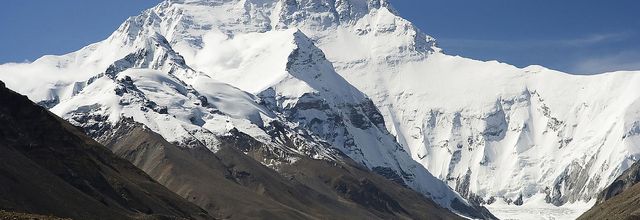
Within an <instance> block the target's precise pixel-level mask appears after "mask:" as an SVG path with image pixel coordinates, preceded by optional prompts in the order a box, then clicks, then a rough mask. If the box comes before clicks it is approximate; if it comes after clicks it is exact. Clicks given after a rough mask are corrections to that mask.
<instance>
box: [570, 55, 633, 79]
mask: <svg viewBox="0 0 640 220" xmlns="http://www.w3.org/2000/svg"><path fill="white" fill-rule="evenodd" d="M623 70H626V71H629V70H640V52H638V51H625V52H621V53H618V54H612V55H602V56H598V57H591V58H587V59H584V60H580V61H578V62H577V63H576V64H575V65H574V66H573V68H572V72H574V73H578V74H597V73H604V72H612V71H623Z"/></svg>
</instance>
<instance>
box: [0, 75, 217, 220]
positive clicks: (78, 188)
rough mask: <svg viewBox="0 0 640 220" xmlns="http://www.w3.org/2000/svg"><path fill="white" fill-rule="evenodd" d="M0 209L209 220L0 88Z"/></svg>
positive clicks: (82, 216)
mask: <svg viewBox="0 0 640 220" xmlns="http://www.w3.org/2000/svg"><path fill="white" fill-rule="evenodd" d="M0 103H2V104H1V105H0V210H7V211H9V212H20V213H34V214H43V215H54V216H58V217H65V218H66V217H69V218H73V219H139V218H145V219H211V216H209V215H208V214H207V213H206V211H204V210H203V209H201V208H199V207H197V206H196V205H194V204H192V203H189V202H188V201H186V200H185V199H183V198H181V197H179V196H178V195H176V194H174V193H173V192H171V191H169V190H168V189H167V188H165V187H163V186H162V185H160V184H158V183H157V182H155V181H154V180H153V179H151V178H150V177H149V176H148V175H146V174H145V173H144V172H143V171H142V170H140V169H138V168H136V167H135V166H134V165H132V164H131V163H129V162H128V161H126V160H123V159H120V158H119V157H117V156H115V155H114V154H113V153H111V152H110V151H109V150H108V149H107V148H105V147H104V146H102V145H100V144H99V143H97V142H95V141H93V140H92V139H91V138H89V137H87V136H86V135H84V134H83V133H82V131H81V130H79V129H77V128H76V127H73V126H72V125H70V124H69V123H67V122H66V121H64V120H63V119H61V118H58V117H57V116H55V115H53V114H51V113H49V112H48V111H47V110H46V109H44V108H42V107H40V106H37V105H36V104H34V103H32V102H31V101H29V100H28V99H27V97H24V96H21V95H19V94H17V93H15V92H13V91H10V90H9V89H7V88H5V87H4V84H3V83H0Z"/></svg>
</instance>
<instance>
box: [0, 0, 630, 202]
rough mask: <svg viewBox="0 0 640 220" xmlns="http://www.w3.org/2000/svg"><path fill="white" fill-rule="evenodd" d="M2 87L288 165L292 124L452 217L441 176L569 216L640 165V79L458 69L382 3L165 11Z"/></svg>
mask: <svg viewBox="0 0 640 220" xmlns="http://www.w3.org/2000/svg"><path fill="white" fill-rule="evenodd" d="M43 72H46V73H47V74H42V73H43ZM336 73H337V74H336ZM35 77H37V80H36V79H35ZM0 79H2V80H3V81H5V82H6V83H7V85H8V87H10V88H12V89H15V90H17V91H18V92H21V93H23V94H27V95H28V96H29V98H31V99H32V100H34V101H36V102H40V104H42V105H44V106H47V107H51V108H53V111H54V112H56V113H58V114H61V115H63V117H65V118H67V119H70V120H72V121H73V119H79V120H80V121H82V120H81V119H83V118H82V117H84V116H86V115H96V116H99V117H100V118H102V117H105V115H106V116H107V117H106V118H107V119H100V120H94V121H95V122H96V123H98V124H99V123H107V124H109V123H114V122H116V121H117V120H118V118H119V117H121V116H126V117H134V118H135V120H136V121H139V122H142V123H144V124H145V125H147V126H149V127H151V128H152V129H154V131H156V132H158V133H160V134H162V135H163V136H164V137H165V138H167V139H168V140H170V141H175V142H180V143H189V141H194V140H197V141H201V142H205V143H209V147H210V148H211V149H212V150H215V146H216V141H217V140H216V138H215V136H216V135H219V134H222V133H225V132H227V131H228V130H230V129H232V128H234V127H235V128H238V129H239V130H241V131H242V132H245V133H247V134H250V135H252V136H253V137H255V138H256V139H258V140H261V141H264V142H268V143H271V144H272V145H273V146H279V148H282V149H287V150H292V149H289V148H286V147H284V145H286V144H285V143H278V141H277V140H274V138H273V136H272V135H271V134H270V133H269V131H273V128H274V127H273V126H274V125H273V122H274V121H278V122H283V123H284V124H285V125H286V127H287V128H288V129H290V130H291V131H297V132H293V133H292V134H291V135H293V136H296V137H297V139H298V140H304V141H306V142H307V143H310V144H309V145H311V146H306V147H302V148H300V149H293V150H296V151H302V152H306V153H307V154H312V155H314V156H315V157H318V158H330V157H331V154H332V152H331V150H323V149H326V148H325V147H323V146H324V145H325V144H328V145H330V146H332V147H335V148H336V149H338V150H340V151H342V152H344V153H345V154H347V155H349V156H350V157H352V158H353V159H354V160H356V161H359V162H361V163H362V164H364V165H366V166H367V167H369V168H371V169H374V170H375V169H377V170H378V171H379V172H380V173H383V174H384V173H387V174H389V176H387V177H388V178H392V179H393V178H395V179H398V180H399V181H401V182H403V183H405V184H407V185H409V186H410V187H412V188H413V189H416V190H417V191H419V192H422V193H425V195H429V196H430V197H431V198H434V200H436V201H439V202H440V204H442V205H443V206H445V207H451V204H452V203H451V201H452V200H455V199H456V198H459V197H458V195H457V194H455V193H452V192H450V190H448V189H447V188H446V187H443V185H442V184H441V182H438V181H435V180H434V179H433V177H432V176H431V174H433V176H435V177H437V178H439V179H440V180H442V181H444V182H446V183H447V184H448V185H449V186H450V187H451V188H454V189H455V190H456V191H457V192H458V193H459V194H460V195H461V196H463V197H465V198H468V199H469V201H470V202H471V203H475V204H492V203H494V202H496V201H499V203H500V204H510V205H522V204H527V203H529V202H531V203H536V202H538V201H540V199H533V198H541V197H542V198H544V199H543V201H545V202H547V203H551V204H553V205H558V206H560V205H565V204H566V203H573V202H580V201H582V202H586V201H589V200H591V199H593V198H594V196H595V195H597V193H598V191H599V190H601V189H603V188H604V187H606V186H607V185H608V184H609V183H610V182H611V181H612V180H613V179H615V178H616V177H617V176H618V175H619V174H620V173H622V171H624V170H625V169H626V168H627V167H629V166H630V165H631V164H632V163H633V162H634V161H636V160H637V159H638V156H640V147H639V146H640V136H639V135H640V73H638V72H615V73H604V74H598V75H591V76H577V75H570V74H566V73H561V72H557V71H553V70H549V69H546V68H544V67H539V66H531V67H527V68H524V69H520V68H517V67H514V66H510V65H507V64H503V63H498V62H495V61H491V62H481V61H475V60H470V59H466V58H462V57H454V56H449V55H446V54H444V53H443V52H442V51H441V50H440V49H439V48H437V47H436V43H435V40H434V39H433V38H431V37H429V36H427V35H425V34H424V33H422V32H421V31H420V30H418V29H417V28H415V27H414V26H413V25H412V24H411V23H410V22H409V21H407V20H404V19H402V18H401V17H399V16H398V15H397V13H396V12H395V11H394V10H393V9H392V7H390V6H389V3H388V2H387V1H386V0H217V1H214V0H169V1H165V2H163V3H161V4H159V5H158V6H156V7H154V8H152V9H149V10H147V11H144V12H143V13H142V14H141V15H139V16H136V17H132V18H130V19H129V20H127V21H126V22H125V23H124V24H123V25H122V26H121V27H120V28H119V29H118V30H117V31H116V32H114V34H113V35H112V36H110V37H109V38H108V39H106V40H104V41H102V42H99V43H96V44H93V45H90V46H88V47H86V48H83V49H81V50H79V51H78V52H74V53H71V54H68V55H64V56H45V57H43V58H41V59H39V60H37V61H35V62H33V63H29V64H5V65H2V66H0ZM117 88H120V89H117ZM122 88H125V89H124V90H123V89H122ZM127 88H128V89H127ZM113 90H117V91H125V90H126V91H128V92H123V93H121V94H110V93H109V91H113ZM220 97H223V98H220ZM224 97H226V98H224ZM123 100H124V104H125V105H123ZM203 101H206V102H204V103H203ZM371 101H372V102H371ZM127 103H136V104H135V105H128V104H127ZM210 103H211V104H210ZM371 103H373V104H371ZM209 104H210V105H209ZM87 106H89V108H86V107H87ZM141 107H144V108H141ZM140 109H147V111H141V110H140ZM83 120H86V119H83ZM104 121H106V122H104ZM109 121H110V122H109ZM221 125H225V126H221ZM98 127H100V126H98ZM102 127H104V126H102ZM304 141H303V142H304ZM285 155H286V154H285ZM286 160H287V161H289V162H291V161H295V158H288V159H286ZM425 168H426V169H425ZM427 170H428V171H429V172H430V173H431V174H430V173H429V172H427ZM386 171H392V172H386ZM525 206H526V205H525Z"/></svg>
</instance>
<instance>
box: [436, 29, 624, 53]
mask: <svg viewBox="0 0 640 220" xmlns="http://www.w3.org/2000/svg"><path fill="white" fill-rule="evenodd" d="M630 37H632V34H630V33H628V32H621V33H606V34H591V35H587V36H583V37H580V38H573V39H521V40H491V39H488V40H485V39H455V38H442V39H439V41H440V42H441V43H442V44H443V46H444V47H445V48H444V49H445V50H446V48H447V47H456V48H499V49H507V50H509V49H516V50H518V49H528V48H534V47H536V48H537V47H588V46H593V45H596V44H601V43H610V42H617V41H623V40H626V39H629V38H630Z"/></svg>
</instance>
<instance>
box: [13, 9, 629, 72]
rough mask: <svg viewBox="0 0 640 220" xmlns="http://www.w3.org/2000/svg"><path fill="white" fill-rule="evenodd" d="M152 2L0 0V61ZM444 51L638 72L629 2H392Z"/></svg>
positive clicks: (63, 43)
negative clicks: (0, 3)
mask: <svg viewBox="0 0 640 220" xmlns="http://www.w3.org/2000/svg"><path fill="white" fill-rule="evenodd" d="M158 2H159V1H158V0H109V1H101V0H55V1H53V0H3V7H0V30H1V32H0V63H6V62H23V61H26V60H35V59H37V58H38V57H40V56H42V55H45V54H64V53H68V52H72V51H75V50H77V49H79V48H81V47H82V46H85V45H87V44H90V43H93V42H96V41H99V40H102V39H104V38H106V37H107V36H108V35H109V34H110V33H111V32H112V31H114V30H115V29H116V28H117V27H118V26H119V25H120V23H122V21H124V20H125V19H126V18H127V17H129V16H132V15H136V14H138V13H139V12H140V11H141V10H143V9H145V8H149V7H152V6H153V5H155V4H157V3H158ZM392 4H393V5H394V7H395V8H396V9H397V10H398V11H399V12H400V13H401V15H402V16H403V17H404V18H406V19H408V20H410V21H412V22H414V24H416V25H417V26H418V27H419V28H420V29H421V30H423V31H424V32H425V33H427V34H429V35H432V36H434V37H436V38H437V39H438V42H439V45H440V47H442V48H443V49H444V50H445V52H446V53H448V54H452V55H460V56H464V57H470V58H474V59H480V60H499V61H502V62H506V63H510V64H514V65H516V66H520V67H524V66H528V65H532V64H538V65H543V66H547V67H550V68H553V69H558V70H562V71H566V72H571V73H579V74H588V73H598V72H604V71H612V70H631V69H634V70H640V41H639V40H640V13H639V12H640V1H637V0H615V1H603V0H483V1H476V0H392Z"/></svg>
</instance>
